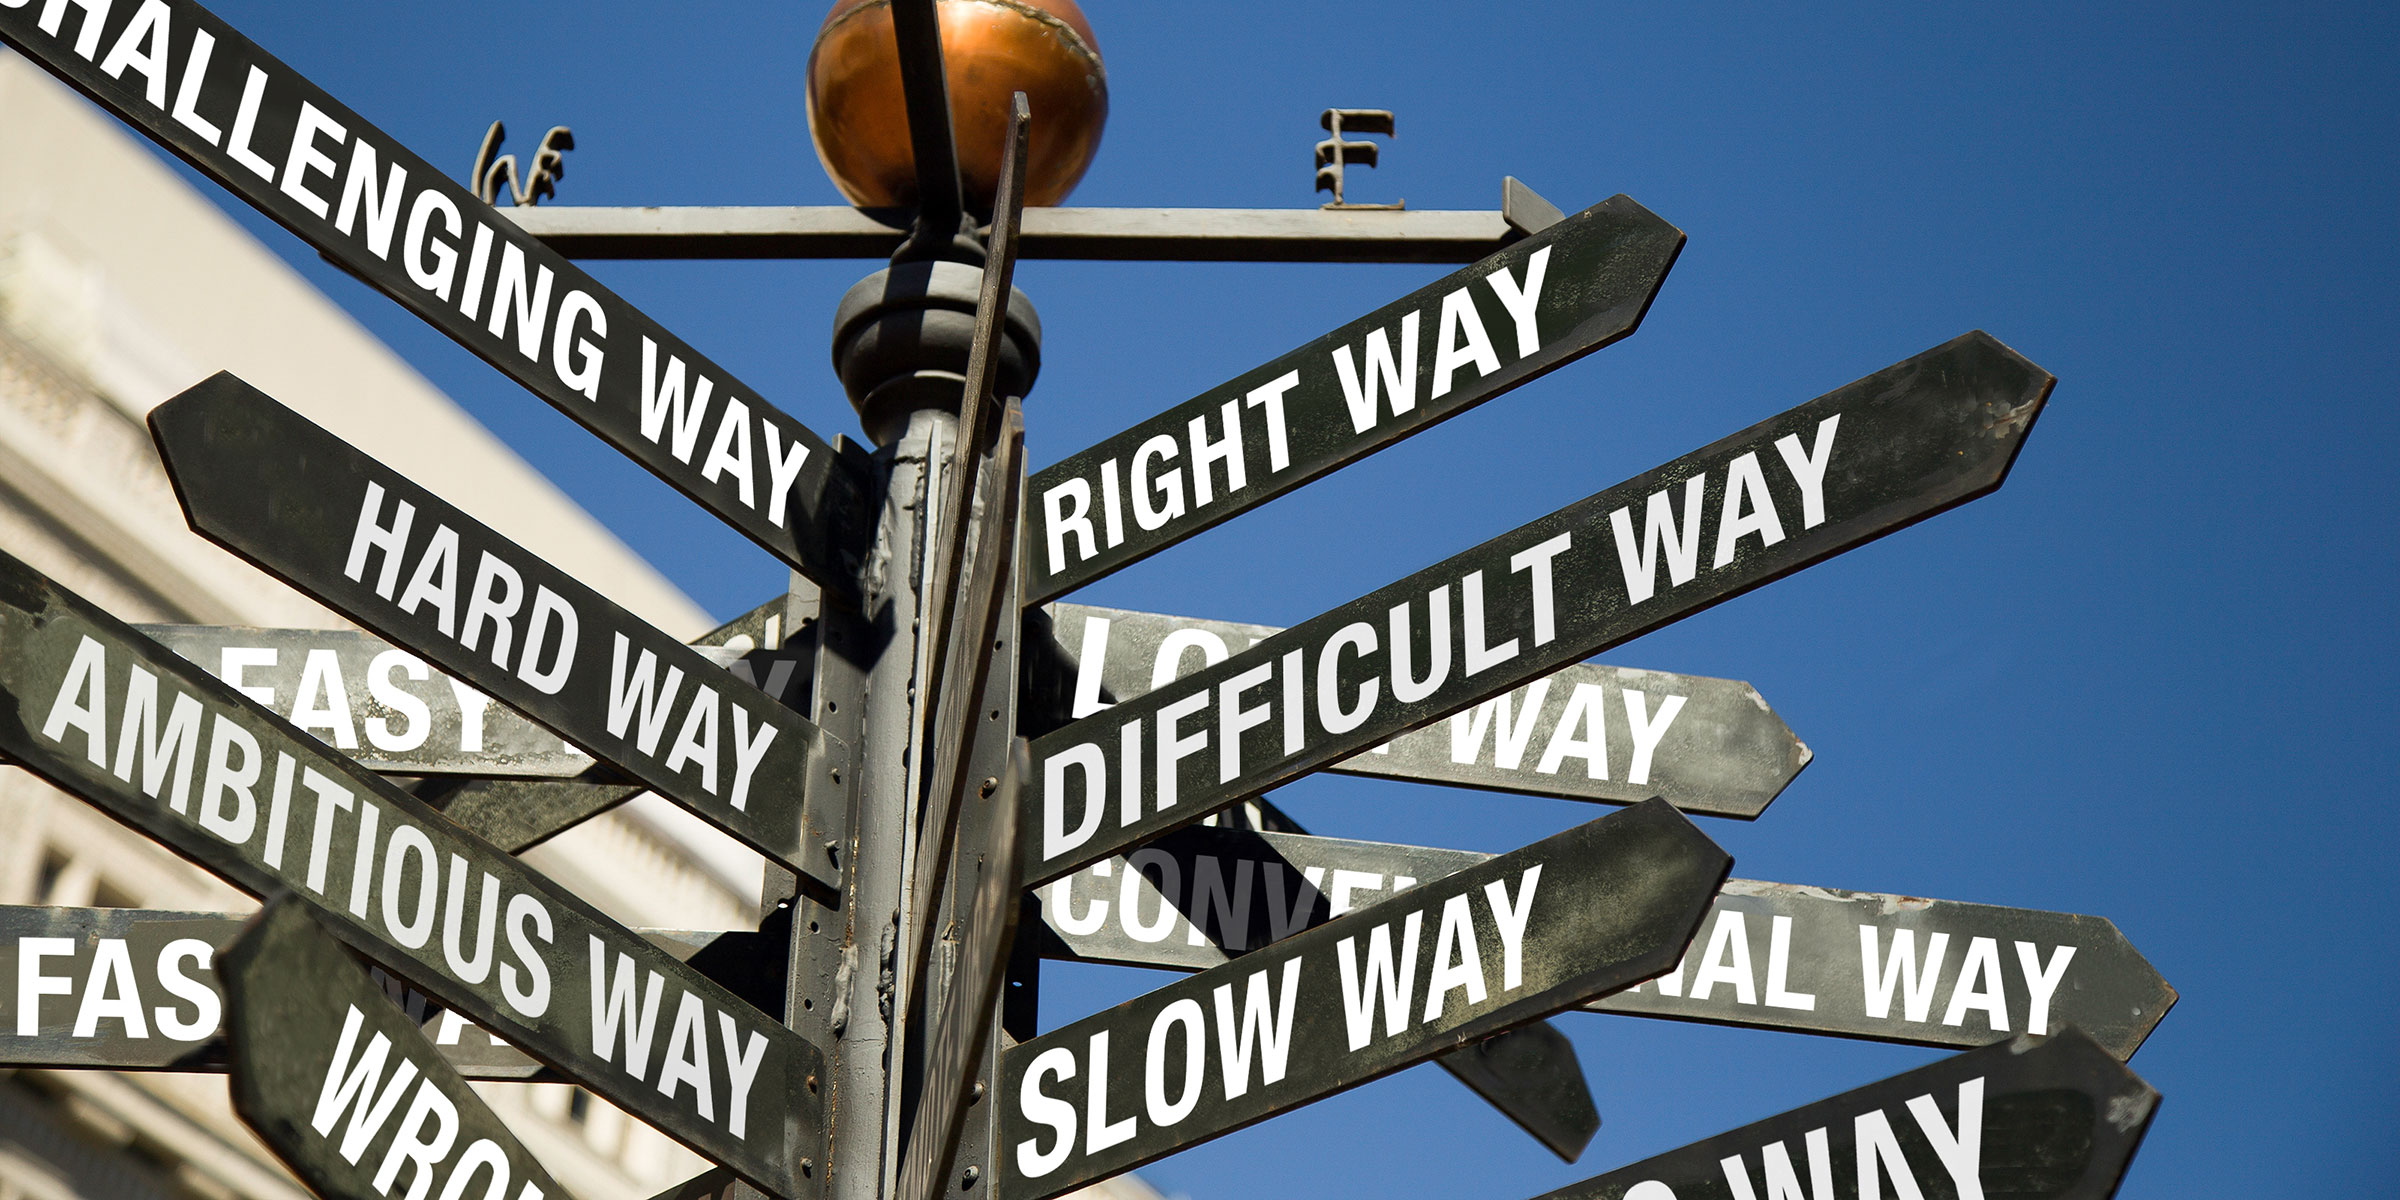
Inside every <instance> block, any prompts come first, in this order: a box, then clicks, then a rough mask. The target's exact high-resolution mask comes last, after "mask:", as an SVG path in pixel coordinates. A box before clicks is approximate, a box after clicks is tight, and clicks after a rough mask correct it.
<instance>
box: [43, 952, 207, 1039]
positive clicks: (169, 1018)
mask: <svg viewBox="0 0 2400 1200" xmlns="http://www.w3.org/2000/svg"><path fill="white" fill-rule="evenodd" d="M87 949H88V950H89V951H90V955H91V957H90V959H89V960H88V962H85V963H83V964H81V965H80V966H79V967H76V968H70V969H68V970H67V971H65V972H63V973H54V972H53V971H52V969H51V967H50V965H49V962H50V960H52V959H67V960H70V961H73V960H76V959H78V958H80V957H81V955H82V953H83V952H84V951H85V950H87ZM215 955H216V949H215V947H213V946H210V945H209V944H208V943H207V942H205V941H202V940H200V939H199V938H188V937H187V938H172V939H169V940H168V941H167V943H166V944H165V945H163V946H160V947H159V949H158V952H157V954H156V956H155V957H154V958H153V959H152V961H150V962H149V963H146V964H140V965H142V966H146V967H148V968H149V974H148V978H149V980H150V981H151V986H153V987H156V988H157V989H158V990H159V991H160V992H161V993H163V995H157V996H146V995H145V994H144V990H143V979H144V976H143V975H142V974H141V973H140V972H139V971H138V970H137V964H136V962H135V959H134V957H133V947H132V945H131V943H130V942H128V940H127V939H125V938H114V937H101V938H63V937H31V936H26V937H19V938H18V939H17V943H16V956H17V978H16V981H15V983H16V986H15V991H14V996H15V1001H16V1003H15V1008H16V1022H15V1024H14V1026H13V1028H14V1029H15V1031H16V1036H18V1037H28V1038H30V1037H53V1038H54V1037H57V1036H59V1035H60V1033H61V1031H62V1030H63V1031H64V1032H65V1034H66V1036H67V1037H70V1038H73V1039H76V1040H78V1041H82V1040H88V1039H93V1038H107V1037H115V1038H126V1039H130V1040H134V1041H146V1040H148V1039H150V1038H151V1037H153V1036H156V1037H161V1038H165V1039H167V1040H169V1041H176V1042H199V1041H204V1040H206V1039H208V1038H210V1037H213V1036H215V1034H216V1032H217V1024H218V1022H219V1021H220V1020H221V1019H222V1017H223V1016H224V1011H223V1008H222V1006H221V1004H220V1002H219V1000H218V998H217V992H216V989H215V988H213V987H211V986H209V985H208V984H207V983H206V982H204V981H202V980H200V979H195V978H193V976H192V974H191V972H194V971H205V970H207V969H208V968H209V963H210V960H211V959H212V958H214V957H215ZM49 996H57V997H61V998H62V999H61V1000H60V1001H59V1002H58V1003H57V1004H56V1005H54V1006H48V1007H45V1005H44V1003H43V999H44V997H49ZM154 999H163V1000H166V1001H167V1003H164V1004H153V1003H151V1002H150V1001H151V1000H154ZM53 1017H55V1018H57V1019H55V1020H54V1019H51V1018H53ZM70 1018H71V1021H72V1023H71V1024H70V1023H68V1022H69V1020H70ZM102 1022H108V1024H106V1025H103V1024H102ZM153 1030H155V1031H156V1033H155V1034H153V1032H152V1031H153Z"/></svg>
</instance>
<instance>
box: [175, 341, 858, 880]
mask: <svg viewBox="0 0 2400 1200" xmlns="http://www.w3.org/2000/svg"><path fill="white" fill-rule="evenodd" d="M150 429H151V432H152V435H153V436H154V437H156V439H157V441H158V449H159V454H160V456H161V457H163V458H164V459H165V460H166V465H167V475H168V477H169V478H170V479H171V480H172V481H173V483H174V485H175V496H176V498H177V499H178V500H180V501H182V503H183V511H184V513H185V515H187V516H188V517H189V518H190V519H191V523H192V528H193V529H195V530H197V531H199V532H200V534H201V535H203V536H205V537H207V538H208V539H209V540H211V541H214V542H216V543H217V544H218V545H221V546H224V547H225V548H226V549H228V550H231V551H233V552H234V553H235V554H238V555H240V556H241V557H243V558H245V559H248V560H249V561H250V562H253V563H255V564H257V565H258V566H260V567H262V568H264V569H265V570H267V571H268V572H270V573H272V574H274V575H276V576H277V577H279V578H281V579H283V580H285V581H286V582H288V583H290V584H291V585H292V586H294V587H296V588H299V589H300V590H301V591H303V592H306V593H308V594H309V595H311V596H314V597H316V598H317V599H318V600H321V601H323V602H324V603H325V605H326V606H327V607H329V608H332V609H333V610H334V611H336V612H339V613H341V614H343V615H344V616H347V617H349V618H350V619H351V620H354V621H357V622H358V623H359V624H361V625H364V626H366V627H367V628H369V629H372V630H374V631H376V632H378V633H380V634H382V635H384V636H385V637H388V638H390V639H391V640H393V641H394V642H397V643H399V644H400V645H402V646H405V647H408V648H410V649H412V650H415V651H417V652H418V653H421V654H423V655H424V656H425V657H426V658H427V659H429V660H431V661H433V662H434V663H437V664H439V665H440V666H441V667H442V669H443V670H446V671H449V672H450V673H452V674H454V675H457V676H458V677H460V678H462V679H465V680H467V681H468V682H470V683H472V684H474V685H475V686H477V687H480V688H482V689H483V690H485V691H487V692H489V693H491V694H492V695H493V696H496V697H498V698H499V699H500V700H502V701H504V702H506V703H507V704H508V705H510V706H511V707H513V708H515V709H516V710H517V711H519V712H522V713H525V714H526V715H528V716H531V717H533V718H534V719H535V720H538V721H540V722H541V723H543V724H544V725H547V726H549V727H550V728H551V729H553V730H556V731H557V732H558V733H560V734H561V735H563V736H565V737H566V738H567V739H568V740H570V741H573V742H574V743H575V744H577V745H579V746H581V747H583V748H584V749H585V750H586V751H588V752H590V753H591V754H593V755H594V756H596V757H598V758H601V759H604V760H606V761H608V762H610V763H612V764H614V765H616V766H617V767H619V768H621V769H622V770H624V771H625V773H626V774H628V775H631V776H632V777H633V778H635V779H637V780H639V781H640V782H642V783H643V784H646V785H648V786H649V787H650V788H651V789H652V790H654V791H656V792H658V793H659V794H661V795H663V796H666V797H668V798H669V799H672V800H674V801H676V802H677V803H679V804H681V805H683V806H684V807H685V808H687V809H690V810H691V811H692V812H693V813H695V814H697V815H698V816H699V817H700V818H701V819H703V820H705V821H707V822H709V823H710V824H712V825H715V826H716V827H717V828H719V829H722V830H724V831H725V832H727V833H730V834H732V835H733V836H735V837H737V838H739V839H741V840H742V841H743V842H745V843H747V844H749V845H750V846H752V847H754V848H756V849H757V850H759V851H760V852H762V853H764V854H767V855H769V856H771V857H773V858H775V859H777V860H778V861H780V862H782V863H784V864H785V865H787V866H790V867H791V868H792V869H793V870H796V871H799V872H801V873H802V874H804V875H806V876H808V877H810V878H812V879H814V880H816V881H817V882H818V884H819V885H821V886H823V887H825V888H827V889H829V890H830V889H832V888H836V887H839V886H840V879H841V873H840V870H839V868H838V867H837V866H836V865H835V864H834V861H833V858H832V855H831V853H830V852H829V851H828V850H827V849H826V844H827V843H828V842H829V841H831V840H832V836H831V830H832V829H833V828H835V827H838V826H839V824H840V822H841V820H842V817H841V816H839V815H838V814H840V813H842V812H843V811H844V810H845V807H846V796H845V793H844V792H843V790H842V789H843V786H844V785H843V782H842V781H843V779H844V778H845V776H846V775H848V774H849V773H848V772H847V771H846V770H845V768H846V767H847V766H848V765H849V748H848V747H846V746H844V745H842V744H841V743H840V742H839V741H836V740H834V739H833V738H831V737H829V736H827V735H826V734H825V733H824V732H823V731H821V730H819V729H818V728H816V727H815V726H814V725H811V724H809V723H808V722H807V721H806V720H804V719H803V718H801V716H800V715H799V714H797V713H795V712H793V711H792V710H790V709H788V708H785V707H784V706H783V705H780V704H777V703H776V702H775V701H773V700H771V699H769V698H767V696H766V695H765V694H764V693H761V692H760V691H759V690H758V689H756V688H754V687H750V686H748V685H746V684H743V683H741V682H739V681H738V680H731V679H727V678H726V677H725V674H724V672H722V671H720V670H719V669H718V668H717V667H716V665H715V664H713V663H711V662H709V661H708V660H706V659H704V658H702V657H700V656H699V655H698V654H696V653H694V652H693V651H692V649H691V648H690V647H688V646H685V645H684V644H683V643H682V642H679V641H677V640H675V639H674V638H671V637H668V636H667V635H666V634H664V633H661V632H659V631H658V629H657V628H656V627H655V626H652V625H650V624H649V623H647V622H645V621H643V620H642V619H641V618H639V617H636V616H634V615H633V614H632V613H629V612H626V611H625V610H624V609H623V608H621V607H618V606H617V605H616V604H615V603H613V602H611V601H610V600H609V599H608V598H607V597H606V596H604V595H602V594H601V593H600V592H598V591H596V590H594V589H593V588H591V587H589V586H587V585H585V584H584V583H582V582H581V581H579V580H577V579H576V578H575V577H574V576H572V575H569V574H567V573H566V572H564V571H561V570H559V569H558V568H556V567H553V566H551V565H550V564H549V563H547V562H544V561H542V560H541V559H540V558H537V557H535V556H534V555H533V554H532V553H531V552H529V551H527V550H525V549H523V548H521V547H519V546H518V545H516V544H515V543H514V542H511V541H509V540H508V539H506V538H504V537H502V536H500V535H499V534H498V533H496V532H494V531H493V530H492V529H491V528H490V527H489V526H486V525H484V524H482V523H480V522H478V521H476V520H474V519H473V518H471V517H469V516H467V515H466V514H465V513H463V512H460V511H459V510H458V509H457V508H455V507H453V506H451V505H450V504H448V503H445V502H444V501H443V500H442V499H441V498H440V497H438V496H435V495H434V494H433V493H431V492H428V491H426V490H425V489H424V488H421V487H419V486H417V485H416V484H415V483H413V482H411V481H410V480H409V479H408V477H407V476H405V475H402V474H401V473H400V472H398V471H395V470H392V469H391V468H390V467H387V466H385V465H383V464H382V463H379V462H377V461H375V460H374V459H372V458H369V457H367V456H366V455H364V454H361V453H359V452H358V451H357V450H355V449H353V448H352V447H351V446H350V445H349V444H348V443H346V442H343V441H342V440H341V439H339V438H336V437H334V436H333V435H332V434H330V433H327V432H325V431H324V430H323V429H320V428H318V427H317V426H315V425H313V424H310V423H309V422H308V421H307V420H306V419H304V418H302V417H301V416H300V415H299V414H297V413H295V412H293V411H291V410H290V409H287V408H285V407H283V406H282V405H280V404H277V403H276V402H275V401H274V400H272V399H270V398H268V397H267V396H265V395H264V394H262V393H260V392H259V391H257V390H256V389H254V388H252V387H250V386H249V385H247V384H245V383H243V382H242V381H241V380H239V379H236V378H234V377H233V376H231V375H227V374H223V373H219V374H217V375H215V376H212V377H210V378H209V379H206V380H204V381H202V382H201V383H200V384H198V385H197V386H194V387H193V388H191V389H190V390H188V391H186V392H184V393H183V394H182V395H179V396H177V397H175V398H174V399H172V400H169V401H167V402H166V403H165V404H162V405H160V406H158V407H157V408H156V409H154V410H152V411H151V413H150Z"/></svg>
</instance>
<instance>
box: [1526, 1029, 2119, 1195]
mask: <svg viewBox="0 0 2400 1200" xmlns="http://www.w3.org/2000/svg"><path fill="white" fill-rule="evenodd" d="M2157 1111H2158V1093H2157V1092H2156V1091H2154V1090H2152V1089H2151V1087H2150V1085H2149V1084H2146V1083H2144V1082H2142V1081H2141V1079H2140V1077H2138V1076H2136V1075H2135V1074H2134V1073H2133V1072H2131V1071H2128V1070H2126V1069H2125V1067H2124V1066H2123V1065H2122V1064H2120V1063H2119V1062H2117V1060H2115V1059H2113V1058H2110V1057H2109V1056H2108V1054H2107V1053H2106V1052H2105V1051H2103V1050H2101V1049H2100V1047H2099V1046H2097V1045H2095V1044H2094V1043H2093V1042H2092V1040H2091V1039H2090V1038H2087V1037H2085V1036H2083V1035H2082V1034H2080V1033H2078V1032H2076V1031H2074V1030H2072V1029H2070V1030H2065V1031H2063V1032H2061V1033H2058V1034H2056V1035H2054V1036H2052V1037H2049V1038H2033V1037H2019V1038H2016V1039H2013V1040H2011V1041H2008V1042H2003V1043H2001V1044H1999V1045H1996V1046H1988V1047H1986V1048H1984V1049H1981V1050H1972V1051H1969V1052H1967V1053H1965V1054H1960V1055H1957V1056H1956V1057H1953V1058H1947V1059H1944V1060H1942V1061H1941V1062H1937V1063H1935V1064H1933V1065H1932V1066H1929V1067H1920V1068H1918V1069H1916V1070H1914V1071H1909V1072H1906V1073H1904V1074H1900V1075H1894V1076H1892V1077H1891V1078H1890V1079H1886V1080H1884V1081H1883V1082H1881V1083H1873V1084H1869V1085H1867V1086H1866V1087H1863V1088H1859V1089H1857V1090H1856V1091H1850V1092H1844V1093H1842V1094H1841V1095H1839V1096H1835V1097H1834V1098H1832V1099H1830V1100H1823V1101H1819V1102H1818V1103H1815V1104H1810V1105H1807V1106H1805V1107H1801V1108H1795V1109H1793V1110H1792V1111H1790V1112H1787V1113H1784V1114H1783V1115H1781V1116H1777V1117H1769V1118H1767V1119H1766V1120H1764V1121H1760V1122H1758V1123H1756V1124H1753V1125H1744V1126H1742V1127H1741V1128H1740V1129H1736V1130H1734V1131H1733V1132H1731V1133H1726V1134H1720V1135H1718V1136H1716V1137H1713V1138H1710V1139H1708V1140H1707V1141H1704V1142H1694V1143H1692V1144H1691V1145H1689V1146H1685V1147H1684V1148H1682V1149H1680V1150H1670V1151H1668V1152H1667V1153H1665V1154H1661V1155H1659V1156H1657V1157H1656V1158H1648V1159H1644V1160H1642V1161H1641V1162H1638V1163H1635V1164H1633V1165H1632V1166H1629V1167H1625V1168H1623V1169H1621V1170H1616V1171H1611V1172H1609V1173H1608V1174H1606V1175H1601V1176H1598V1177H1596V1178H1592V1179H1587V1180H1584V1181H1583V1182H1582V1183H1577V1184H1570V1185H1568V1186H1566V1187H1563V1188H1560V1189H1558V1190H1557V1191H1554V1192H1549V1193H1546V1194H1545V1195H1543V1196H1541V1197H1539V1198H1538V1200H1703V1198H1709V1200H1716V1198H1720V1197H1721V1198H1723V1200H1758V1198H1759V1197H1768V1198H1770V1200H1798V1198H1799V1197H1801V1196H1809V1197H1813V1198H1815V1200H1833V1197H1836V1196H1859V1197H1876V1196H1883V1195H1886V1194H1889V1195H1895V1196H1916V1197H1924V1196H1939V1197H1958V1198H1959V1200H1968V1198H1969V1197H1980V1196H1985V1195H1990V1196H2041V1197H2045V1198H2047V1200H2107V1198H2108V1197H2109V1196H2112V1195H2115V1194H2116V1190H2117V1181H2118V1180H2120V1179H2122V1178H2123V1177H2124V1175H2125V1168H2126V1166H2127V1165H2128V1164H2130V1163H2131V1162H2132V1161H2133V1152H2134V1150H2135V1149H2137V1148H2138V1147H2140V1145H2141V1144H2142V1135H2143V1134H2145V1133H2147V1132H2149V1129H2150V1118H2151V1117H2152V1116H2153V1115H2155V1114H2156V1113H2157ZM1802 1180H1806V1181H1808V1182H1807V1186H1808V1189H1809V1190H1807V1191H1806V1192H1803V1191H1802V1190H1801V1181H1802ZM1886 1188H1889V1189H1890V1191H1889V1192H1888V1193H1887V1192H1886V1191H1885V1189H1886Z"/></svg>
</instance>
